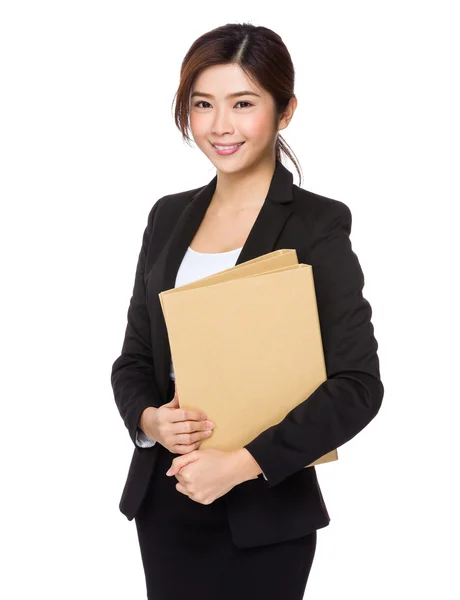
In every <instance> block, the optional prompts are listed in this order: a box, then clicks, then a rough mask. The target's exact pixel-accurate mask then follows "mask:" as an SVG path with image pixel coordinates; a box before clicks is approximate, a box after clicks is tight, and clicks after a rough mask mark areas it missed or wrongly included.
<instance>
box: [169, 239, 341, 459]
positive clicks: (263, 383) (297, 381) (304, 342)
mask: <svg viewBox="0 0 460 600" xmlns="http://www.w3.org/2000/svg"><path fill="white" fill-rule="evenodd" d="M159 298H160V302H161V306H162V310H163V315H164V318H165V323H166V327H167V331H168V337H169V343H170V348H171V358H172V361H173V364H174V372H175V375H176V388H177V391H178V395H179V401H180V405H181V406H182V407H183V406H186V407H187V408H194V409H198V410H201V411H203V412H205V413H206V414H207V415H208V418H209V419H210V420H212V421H213V422H214V424H215V426H214V429H213V433H212V435H211V436H210V438H207V439H203V440H202V442H201V445H200V448H201V449H205V448H216V449H219V450H236V449H237V448H242V447H243V446H244V445H245V444H246V443H248V442H249V441H251V440H252V439H254V438H255V437H257V435H259V433H261V432H262V431H264V430H265V429H267V428H268V427H270V426H272V425H274V424H276V423H279V422H280V421H282V420H283V418H284V417H285V416H286V414H287V413H288V412H289V411H290V410H292V409H293V408H294V407H295V406H297V405H298V404H300V403H301V402H303V401H304V400H306V399H307V398H308V396H310V394H312V393H313V392H314V391H315V389H316V388H317V387H318V386H319V385H320V384H321V383H323V381H325V380H326V378H327V374H326V366H325V361H324V354H323V346H322V340H321V330H320V324H319V317H318V310H317V304H316V295H315V289H314V279H313V270H312V267H311V265H306V264H299V263H298V259H297V253H296V251H295V250H292V249H281V250H276V251H274V252H271V253H269V254H265V255H263V256H259V257H257V258H255V259H252V260H249V261H246V262H243V263H241V264H239V265H237V266H234V267H231V268H229V269H225V270H224V271H220V272H218V273H215V274H213V275H210V276H208V277H203V278H201V279H199V280H196V281H193V282H190V283H188V284H186V285H183V286H179V287H176V288H173V289H170V290H165V291H163V292H161V293H160V294H159ZM337 459H338V453H337V450H336V449H335V450H332V451H331V452H328V453H327V454H325V455H324V456H322V457H320V458H318V459H317V460H316V461H314V462H313V463H311V464H310V465H306V467H305V468H307V467H309V466H313V465H318V464H321V463H326V462H330V461H334V460H337Z"/></svg>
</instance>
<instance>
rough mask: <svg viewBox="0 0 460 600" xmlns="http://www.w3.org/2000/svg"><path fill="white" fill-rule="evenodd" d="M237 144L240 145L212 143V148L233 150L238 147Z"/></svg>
mask: <svg viewBox="0 0 460 600" xmlns="http://www.w3.org/2000/svg"><path fill="white" fill-rule="evenodd" d="M241 143H243V142H241ZM238 146H241V144H236V145H235V146H218V145H217V144H214V148H218V149H219V150H233V148H238Z"/></svg>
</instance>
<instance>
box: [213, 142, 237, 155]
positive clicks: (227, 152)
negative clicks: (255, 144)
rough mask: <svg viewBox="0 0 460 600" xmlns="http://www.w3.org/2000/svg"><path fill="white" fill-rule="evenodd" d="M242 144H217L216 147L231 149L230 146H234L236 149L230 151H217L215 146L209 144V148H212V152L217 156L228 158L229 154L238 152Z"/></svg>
mask: <svg viewBox="0 0 460 600" xmlns="http://www.w3.org/2000/svg"><path fill="white" fill-rule="evenodd" d="M243 144H244V142H239V143H237V144H217V145H218V146H222V147H223V148H227V147H228V148H231V147H232V146H236V148H232V149H231V150H227V149H225V150H223V149H219V148H216V145H215V144H213V143H212V142H211V146H212V147H213V148H214V150H215V151H216V152H217V154H219V156H228V155H230V154H235V152H238V150H239V149H240V148H241V146H242V145H243Z"/></svg>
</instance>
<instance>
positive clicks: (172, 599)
mask: <svg viewBox="0 0 460 600" xmlns="http://www.w3.org/2000/svg"><path fill="white" fill-rule="evenodd" d="M293 88H294V69H293V66H292V63H291V60H290V56H289V53H288V51H287V49H286V47H285V46H284V44H283V42H282V40H281V39H280V37H279V36H278V35H276V34H275V33H274V32H273V31H271V30H269V29H266V28H264V27H256V26H253V25H249V24H229V25H225V26H223V27H219V28H217V29H214V30H212V31H210V32H208V33H206V34H204V35H203V36H201V37H200V38H199V39H197V40H196V41H195V42H194V43H193V45H192V46H191V48H190V50H189V51H188V53H187V55H186V56H185V58H184V61H183V64H182V70H181V81H180V86H179V89H178V93H177V103H176V113H175V117H176V124H177V126H178V127H179V129H180V130H181V132H182V134H183V136H184V138H185V139H188V140H189V139H190V138H189V137H188V135H187V129H188V126H189V127H190V129H191V132H192V135H193V138H194V140H195V142H196V144H197V146H198V147H199V148H200V150H201V151H202V152H203V153H204V154H205V155H206V157H208V158H209V160H210V161H211V162H212V163H213V165H214V166H215V167H216V171H217V174H216V177H214V179H213V180H212V181H211V182H210V183H208V184H207V185H206V186H204V187H203V188H198V189H193V190H187V191H185V192H182V193H178V194H171V195H168V196H164V197H162V198H161V199H159V200H158V201H157V202H156V203H155V205H154V207H153V208H152V210H151V212H150V214H149V218H148V224H147V227H146V230H145V233H144V238H143V243H142V248H141V251H140V255H139V261H138V266H137V271H136V279H135V284H134V291H133V296H132V298H131V302H130V307H129V311H128V324H127V329H126V334H125V339H124V344H123V348H122V353H121V355H120V356H119V357H118V358H117V360H116V361H115V362H114V364H113V367H112V385H113V389H114V395H115V400H116V403H117V406H118V409H119V411H120V414H121V416H122V417H123V419H124V421H125V424H126V426H127V428H128V430H129V433H130V436H131V439H132V440H133V442H134V444H135V450H134V454H133V460H132V463H131V467H130V471H129V474H128V478H127V482H126V485H125V489H124V491H123V495H122V499H121V502H120V509H121V510H122V512H123V513H124V514H125V515H126V516H127V517H128V519H132V518H135V521H136V526H137V532H138V537H139V543H140V549H141V555H142V560H143V566H144V571H145V577H146V584H147V594H148V598H151V599H153V598H155V599H156V600H176V599H177V600H178V599H179V598H184V597H186V598H188V599H189V600H195V599H197V600H198V599H200V600H203V599H211V598H212V599H213V600H226V599H229V600H230V599H232V600H233V599H234V598H235V597H236V596H238V597H239V598H242V599H248V600H249V599H251V600H252V599H254V598H265V599H266V600H267V599H273V600H274V599H277V600H279V599H281V598H282V599H283V600H301V599H302V598H303V595H304V591H305V587H306V583H307V579H308V575H309V572H310V568H311V565H312V561H313V557H314V554H315V549H316V536H317V534H316V531H317V529H319V528H321V527H325V526H326V525H327V524H328V523H329V520H330V519H329V515H328V513H327V509H326V507H325V504H324V501H323V498H322V494H321V491H320V489H319V485H318V482H317V479H316V473H315V468H314V467H310V468H307V469H304V468H303V467H304V466H305V465H307V464H310V463H311V462H313V461H315V460H316V459H318V458H319V457H321V456H323V455H325V454H326V453H327V452H329V451H330V450H333V449H334V448H338V447H339V446H340V445H341V444H343V443H345V442H346V441H348V440H349V439H351V438H352V437H354V436H355V435H356V434H357V433H358V432H359V431H361V430H362V429H363V428H364V427H365V426H366V425H367V424H368V423H369V422H370V421H371V420H372V419H373V418H374V417H375V415H376V414H377V412H378V410H379V408H380V404H381V401H382V398H383V385H382V383H381V381H380V373H379V361H378V357H377V342H376V340H375V337H374V335H373V327H372V324H371V322H370V317H371V307H370V305H369V303H368V302H367V300H365V298H363V296H362V287H363V285H364V278H363V274H362V271H361V268H360V265H359V262H358V259H357V257H356V255H355V254H354V252H353V251H352V249H351V244H350V240H349V233H350V230H351V213H350V210H349V209H348V207H347V206H346V205H345V204H343V203H342V202H339V201H336V200H332V199H329V198H325V197H323V196H319V195H317V194H313V193H311V192H308V191H306V190H303V189H302V188H300V187H298V186H295V185H293V184H292V174H290V172H289V171H288V170H287V169H286V168H285V167H284V166H283V165H282V164H281V162H280V158H281V153H284V154H286V155H287V156H288V157H289V158H290V159H291V160H293V162H294V163H295V165H296V168H297V171H298V173H299V177H300V171H299V169H298V167H297V163H296V162H295V160H294V158H293V157H292V154H291V153H290V152H289V150H288V148H287V145H286V144H285V142H284V141H283V140H282V138H281V137H280V135H279V131H281V130H282V129H284V128H286V127H287V125H288V124H289V122H290V121H291V119H292V117H293V114H294V112H295V109H296V105H297V100H296V97H295V95H294V91H293ZM279 248H295V249H296V251H297V255H298V258H299V262H303V263H307V264H311V265H312V267H313V273H314V278H315V291H316V296H317V302H318V313H319V317H320V323H321V332H322V339H323V346H324V352H325V359H326V366H327V373H328V379H327V381H325V382H324V383H323V384H322V385H320V386H319V387H318V389H317V390H315V392H314V393H313V394H311V395H310V396H309V398H308V402H307V401H305V402H302V403H301V404H299V405H298V406H296V407H295V409H294V410H292V411H291V412H290V413H289V414H288V415H287V416H286V418H285V419H284V420H283V421H281V423H279V424H278V425H276V426H274V427H270V428H269V429H267V430H266V431H264V432H262V433H261V434H260V435H259V436H257V438H255V439H254V440H252V441H251V442H250V443H248V444H246V446H245V447H244V448H241V449H239V450H237V451H235V452H222V451H217V450H212V449H207V450H200V449H199V447H200V444H201V440H202V439H204V438H205V437H207V436H209V435H212V434H210V433H209V431H212V427H213V424H212V422H211V423H210V424H209V423H208V422H207V421H206V417H208V418H212V415H211V416H209V415H202V414H201V413H200V412H199V411H196V410H189V409H186V408H184V409H181V408H180V407H179V401H178V400H179V399H178V397H177V394H176V393H175V375H174V365H173V364H172V362H171V354H170V349H169V345H168V343H167V334H166V329H165V324H164V320H163V317H162V312H161V307H160V304H159V300H158V294H159V292H161V291H162V290H164V289H170V288H171V287H174V286H176V287H178V286H180V285H183V284H185V283H188V282H190V281H193V280H196V279H199V278H201V277H205V276H207V275H210V274H212V273H215V272H217V271H221V270H224V269H227V268H229V267H231V266H233V265H235V264H240V263H241V262H244V261H246V260H250V259H251V258H255V257H256V256H260V255H262V254H265V253H268V252H271V251H273V250H275V249H279Z"/></svg>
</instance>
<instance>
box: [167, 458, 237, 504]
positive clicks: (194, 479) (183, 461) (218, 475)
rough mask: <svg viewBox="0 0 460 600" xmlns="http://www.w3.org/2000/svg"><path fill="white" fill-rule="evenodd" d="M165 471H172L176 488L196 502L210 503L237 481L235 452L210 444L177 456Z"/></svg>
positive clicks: (169, 472) (169, 473)
mask: <svg viewBox="0 0 460 600" xmlns="http://www.w3.org/2000/svg"><path fill="white" fill-rule="evenodd" d="M166 475H170V476H172V475H175V476H176V479H177V481H178V483H177V484H176V489H177V490H178V491H179V492H181V493H182V494H184V495H186V496H188V497H189V498H191V499H192V500H195V502H199V503H200V504H211V502H214V500H216V499H217V498H220V497H221V496H223V495H224V494H226V493H227V492H229V491H230V490H231V489H232V488H233V487H234V486H235V485H238V483H241V482H240V481H238V479H237V468H236V457H235V453H234V452H228V451H223V450H215V449H212V448H207V449H205V450H193V451H192V452H188V453H187V454H182V455H181V456H177V457H176V458H175V459H174V460H173V461H172V464H171V467H170V469H169V470H168V471H167V473H166Z"/></svg>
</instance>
